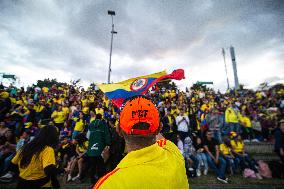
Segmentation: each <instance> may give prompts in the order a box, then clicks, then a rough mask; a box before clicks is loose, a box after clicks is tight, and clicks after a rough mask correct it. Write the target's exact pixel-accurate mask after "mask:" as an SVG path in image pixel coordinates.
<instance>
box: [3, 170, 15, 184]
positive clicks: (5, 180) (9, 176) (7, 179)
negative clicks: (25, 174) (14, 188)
mask: <svg viewBox="0 0 284 189" xmlns="http://www.w3.org/2000/svg"><path fill="white" fill-rule="evenodd" d="M12 181H13V175H12V174H11V173H10V172H8V173H6V174H5V175H3V176H2V177H0V182H2V183H9V182H12Z"/></svg>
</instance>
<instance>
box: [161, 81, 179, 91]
mask: <svg viewBox="0 0 284 189" xmlns="http://www.w3.org/2000/svg"><path fill="white" fill-rule="evenodd" d="M157 85H158V87H159V89H162V88H165V89H168V90H176V89H177V85H176V84H175V82H171V80H164V81H160V82H159V83H157Z"/></svg>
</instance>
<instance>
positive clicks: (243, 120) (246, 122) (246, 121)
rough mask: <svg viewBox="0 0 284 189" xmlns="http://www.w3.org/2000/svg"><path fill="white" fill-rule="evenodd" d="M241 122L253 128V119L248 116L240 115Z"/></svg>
mask: <svg viewBox="0 0 284 189" xmlns="http://www.w3.org/2000/svg"><path fill="white" fill-rule="evenodd" d="M240 122H241V124H242V125H243V126H245V127H247V128H251V121H250V119H249V118H248V117H246V116H241V117H240Z"/></svg>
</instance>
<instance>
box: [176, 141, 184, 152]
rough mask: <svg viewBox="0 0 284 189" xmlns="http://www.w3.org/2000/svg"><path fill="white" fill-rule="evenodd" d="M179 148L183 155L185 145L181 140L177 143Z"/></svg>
mask: <svg viewBox="0 0 284 189" xmlns="http://www.w3.org/2000/svg"><path fill="white" fill-rule="evenodd" d="M177 147H178V149H179V151H180V153H181V154H182V155H183V143H182V141H181V140H180V139H179V140H178V142H177Z"/></svg>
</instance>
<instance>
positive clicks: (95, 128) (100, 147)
mask: <svg viewBox="0 0 284 189" xmlns="http://www.w3.org/2000/svg"><path fill="white" fill-rule="evenodd" d="M89 132H90V137H89V146H88V150H87V155H88V157H89V160H90V164H91V166H92V167H91V177H92V178H91V181H92V182H93V183H95V182H96V181H97V180H98V178H100V177H101V176H103V175H104V174H105V171H106V170H105V169H106V168H105V163H104V159H103V155H102V152H103V151H106V150H109V146H110V143H111V141H110V133H109V130H108V127H107V125H106V123H105V122H104V121H103V120H102V115H101V114H96V119H95V120H94V121H92V122H91V123H90V125H89ZM96 174H97V175H96Z"/></svg>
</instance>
